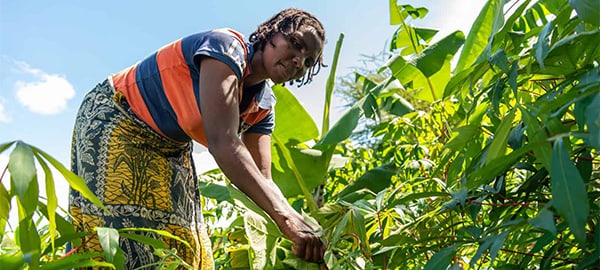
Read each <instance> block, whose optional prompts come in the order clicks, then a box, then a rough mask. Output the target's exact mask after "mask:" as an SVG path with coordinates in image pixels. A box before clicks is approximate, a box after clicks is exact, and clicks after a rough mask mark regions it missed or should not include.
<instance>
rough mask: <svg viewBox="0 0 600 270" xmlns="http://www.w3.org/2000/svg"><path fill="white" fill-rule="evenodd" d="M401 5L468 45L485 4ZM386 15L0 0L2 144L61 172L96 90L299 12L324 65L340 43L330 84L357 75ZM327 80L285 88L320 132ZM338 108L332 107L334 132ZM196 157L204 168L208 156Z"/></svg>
mask: <svg viewBox="0 0 600 270" xmlns="http://www.w3.org/2000/svg"><path fill="white" fill-rule="evenodd" d="M399 3H403V4H404V3H406V4H411V5H413V6H424V7H426V8H428V9H429V14H428V15H427V17H426V19H425V20H418V21H413V22H412V24H414V25H417V26H420V27H430V28H436V29H439V30H440V33H439V34H438V35H437V36H436V38H437V39H440V38H442V37H443V36H445V34H448V33H451V32H453V31H455V30H462V31H463V32H464V33H465V35H466V34H467V33H468V30H469V27H470V23H472V22H473V21H474V19H475V17H476V16H477V13H478V12H479V10H480V9H481V7H482V6H483V4H484V3H485V1H484V0H460V1H444V0H430V1H417V0H410V1H400V2H399ZM388 5H389V2H388V1H384V0H352V1H342V0H320V1H317V0H310V1H308V0H307V1H291V0H270V1H268V0H254V1H223V0H204V1H178V0H172V1H141V0H133V1H127V0H118V1H114V0H106V1H66V0H54V1H41V0H19V1H17V0H0V143H4V142H8V141H12V140H23V141H25V142H27V143H29V144H32V145H34V146H36V147H39V148H41V149H43V150H44V151H46V152H48V153H49V154H51V155H52V156H54V157H56V158H57V159H58V160H59V161H61V162H63V164H65V165H67V166H68V161H69V155H70V141H71V132H72V126H73V121H74V119H75V114H76V112H77V109H78V107H79V103H80V101H81V100H82V98H83V96H84V95H85V93H86V92H87V91H89V90H90V89H91V88H93V87H94V86H95V84H97V83H98V82H100V81H101V80H103V79H104V78H106V77H107V76H108V75H109V74H111V73H116V72H118V71H120V70H121V69H123V68H125V67H128V66H129V65H131V64H133V63H135V62H137V61H138V60H140V59H142V58H144V57H145V56H147V55H149V54H150V53H152V52H153V51H154V50H155V49H157V48H159V47H161V46H162V45H164V44H166V43H169V42H171V41H173V40H175V39H178V38H180V37H183V36H186V35H188V34H192V33H195V32H199V31H204V30H208V29H213V28H221V27H230V28H233V29H236V30H238V31H240V32H241V33H243V34H244V35H246V36H248V35H249V34H250V33H251V32H252V31H254V29H255V27H256V26H257V25H258V24H259V23H261V22H263V21H264V20H266V19H267V18H269V17H270V16H272V15H273V14H275V13H277V12H278V11H280V10H281V9H283V8H287V7H298V8H302V9H305V10H307V11H309V12H312V13H313V14H315V15H316V16H317V17H318V18H319V19H320V20H321V21H322V22H323V24H324V26H325V30H326V32H327V39H328V43H327V44H326V48H325V50H324V57H325V61H326V63H329V62H331V60H332V55H333V50H334V47H335V43H336V40H337V38H338V36H339V34H340V33H344V35H345V39H344V44H343V46H342V51H341V59H340V62H339V66H338V72H337V74H338V75H346V74H348V73H350V72H351V71H352V67H355V66H360V65H361V63H360V60H361V59H363V58H362V57H361V54H364V55H374V54H377V53H378V52H380V51H381V50H383V49H384V48H386V44H387V43H386V42H388V41H389V40H390V37H391V35H392V34H393V32H394V31H395V29H396V27H394V26H390V25H389V13H388ZM328 74H329V69H324V70H322V71H321V73H320V74H319V75H318V76H317V78H316V79H315V81H313V83H312V84H311V85H310V86H309V87H302V88H299V89H298V88H295V87H291V88H290V89H291V90H292V91H293V92H294V93H295V94H296V96H297V97H298V99H299V100H300V101H301V102H302V103H303V104H304V105H305V107H306V108H307V110H308V111H309V113H310V114H311V115H312V116H313V118H314V119H315V121H316V123H317V126H318V127H320V126H321V125H320V119H321V117H322V108H323V103H324V89H325V81H326V78H327V76H328ZM341 105H342V104H341V102H339V101H337V100H334V104H333V112H332V123H333V122H335V120H336V119H337V118H339V116H340V115H341V113H342V108H341ZM195 156H196V157H197V160H200V161H203V160H204V163H205V164H211V162H212V161H210V159H209V158H208V154H207V153H206V152H202V151H198V152H197V153H195ZM7 160H8V152H5V153H3V154H0V167H1V168H4V166H5V164H6V162H7ZM199 167H200V168H202V166H199ZM61 188H64V186H62V187H61V186H59V187H57V189H58V190H57V192H59V193H60V192H63V191H61ZM63 190H64V189H63Z"/></svg>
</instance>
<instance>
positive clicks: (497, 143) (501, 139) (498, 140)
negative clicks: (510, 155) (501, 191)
mask: <svg viewBox="0 0 600 270" xmlns="http://www.w3.org/2000/svg"><path fill="white" fill-rule="evenodd" d="M514 118H515V109H514V108H513V109H511V110H510V111H509V112H508V114H507V115H506V116H505V117H504V119H503V120H502V122H501V123H500V126H499V127H498V129H496V133H495V134H494V140H493V141H492V144H491V145H490V148H489V150H488V153H487V157H486V160H485V163H486V164H490V162H491V161H492V160H494V159H495V158H497V157H499V156H504V154H505V153H506V146H507V142H508V135H510V130H511V128H512V127H513V124H512V122H513V119H514Z"/></svg>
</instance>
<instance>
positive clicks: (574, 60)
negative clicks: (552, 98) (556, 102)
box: [532, 30, 600, 76]
mask: <svg viewBox="0 0 600 270" xmlns="http://www.w3.org/2000/svg"><path fill="white" fill-rule="evenodd" d="M597 40H600V30H596V31H592V32H583V33H577V34H573V35H570V36H568V37H566V38H563V39H561V40H560V41H558V42H556V43H555V44H554V45H553V46H552V48H550V51H549V52H548V55H547V56H546V58H545V60H544V68H543V69H540V68H541V67H540V68H537V67H534V68H533V69H532V72H534V73H540V74H551V75H557V76H564V75H565V74H570V73H573V72H577V71H578V70H581V69H583V68H584V66H586V65H593V63H594V61H595V60H594V59H598V57H599V56H600V47H598V46H597V45H598V44H597V43H595V42H596V41H597ZM538 69H539V70H538Z"/></svg>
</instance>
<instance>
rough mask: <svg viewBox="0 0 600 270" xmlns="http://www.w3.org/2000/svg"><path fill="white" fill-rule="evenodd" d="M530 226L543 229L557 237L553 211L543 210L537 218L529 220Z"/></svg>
mask: <svg viewBox="0 0 600 270" xmlns="http://www.w3.org/2000/svg"><path fill="white" fill-rule="evenodd" d="M529 224H531V225H533V226H535V227H538V228H542V229H544V230H546V231H548V232H549V233H551V234H552V235H554V236H556V225H555V224H554V215H553V214H552V211H550V210H548V209H546V208H544V209H542V210H541V211H540V212H539V213H538V214H537V216H536V217H535V218H532V219H530V220H529Z"/></svg>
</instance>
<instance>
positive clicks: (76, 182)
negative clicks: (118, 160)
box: [32, 147, 108, 211]
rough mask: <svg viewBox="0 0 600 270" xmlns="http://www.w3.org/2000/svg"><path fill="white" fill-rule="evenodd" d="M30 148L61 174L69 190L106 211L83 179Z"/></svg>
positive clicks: (39, 151) (37, 150) (47, 156)
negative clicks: (74, 191)
mask: <svg viewBox="0 0 600 270" xmlns="http://www.w3.org/2000/svg"><path fill="white" fill-rule="evenodd" d="M32 148H33V151H34V152H35V153H36V155H40V156H41V157H43V158H44V159H45V160H47V161H48V162H50V164H52V166H53V167H54V168H56V169H57V170H58V171H59V172H60V173H61V174H62V176H63V177H64V178H65V180H67V182H69V186H70V187H71V188H73V189H74V190H77V191H78V192H79V193H81V195H82V196H83V197H84V198H86V199H88V200H89V201H90V202H92V203H93V204H95V205H96V206H98V207H100V208H102V209H104V210H105V211H108V210H107V209H106V207H105V206H104V205H103V204H102V202H100V200H99V199H98V197H96V195H94V193H93V192H92V191H91V190H90V188H89V187H88V186H87V184H86V183H85V180H83V178H81V177H79V176H78V175H76V174H75V173H73V172H72V171H70V170H68V169H67V168H65V166H63V165H62V164H61V163H60V162H58V161H57V160H56V159H54V158H53V157H52V156H50V155H48V154H47V153H46V152H44V151H42V150H40V149H38V148H35V147H32Z"/></svg>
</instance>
